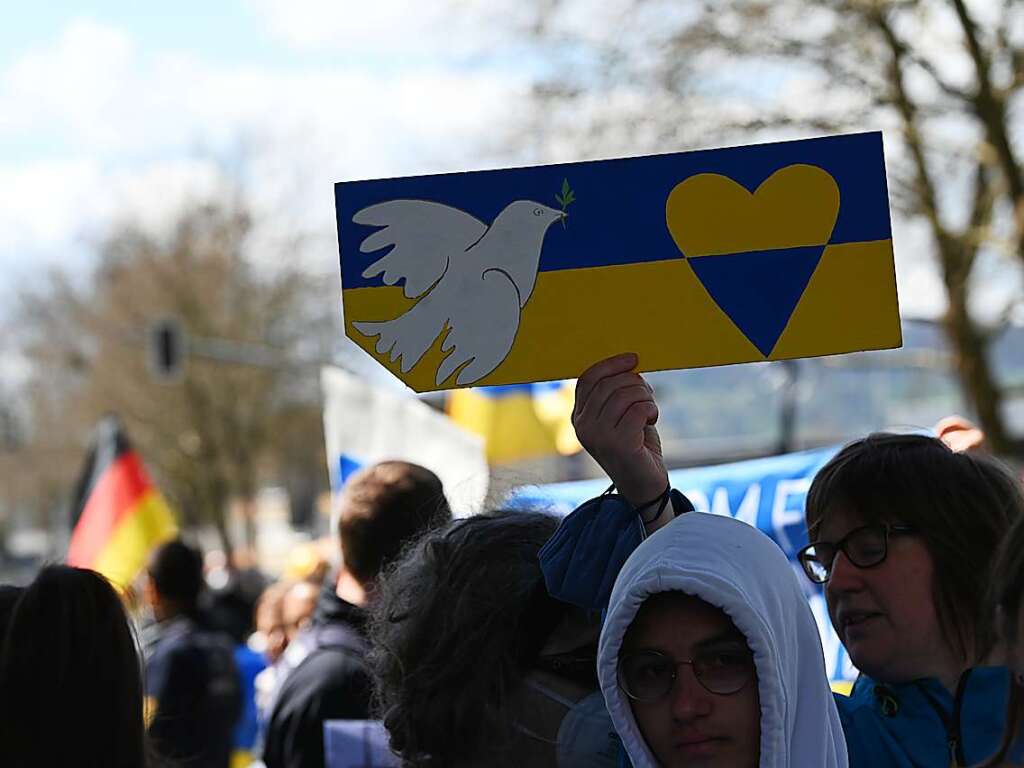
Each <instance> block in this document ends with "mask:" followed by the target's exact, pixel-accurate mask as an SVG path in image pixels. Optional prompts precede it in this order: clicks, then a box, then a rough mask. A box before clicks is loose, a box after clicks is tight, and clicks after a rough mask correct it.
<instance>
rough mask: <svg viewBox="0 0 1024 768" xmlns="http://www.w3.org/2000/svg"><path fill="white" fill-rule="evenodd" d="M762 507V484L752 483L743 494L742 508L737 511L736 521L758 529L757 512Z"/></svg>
mask: <svg viewBox="0 0 1024 768" xmlns="http://www.w3.org/2000/svg"><path fill="white" fill-rule="evenodd" d="M760 506H761V484H760V483H751V484H750V487H749V488H747V492H746V493H745V494H743V501H741V502H740V508H739V509H737V510H736V519H737V520H740V521H742V522H744V523H746V524H747V525H752V526H754V527H755V528H757V510H758V508H759V507H760Z"/></svg>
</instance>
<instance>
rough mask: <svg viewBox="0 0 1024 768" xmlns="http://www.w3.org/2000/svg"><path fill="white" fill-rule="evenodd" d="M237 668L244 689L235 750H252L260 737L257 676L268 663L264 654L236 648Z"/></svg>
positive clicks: (245, 647)
mask: <svg viewBox="0 0 1024 768" xmlns="http://www.w3.org/2000/svg"><path fill="white" fill-rule="evenodd" d="M235 666H237V667H238V679H239V682H240V683H241V688H242V712H241V714H240V715H239V716H238V723H237V725H235V735H234V747H235V749H245V750H252V749H253V747H255V746H256V741H257V739H258V737H259V732H260V726H259V718H258V716H257V714H256V675H258V674H259V673H260V672H262V671H263V670H264V669H265V668H266V666H267V662H266V661H265V660H264V658H263V654H261V653H256V651H254V650H252V649H251V648H249V647H248V646H246V645H244V644H243V645H236V646H235Z"/></svg>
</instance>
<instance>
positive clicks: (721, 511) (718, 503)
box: [711, 485, 732, 517]
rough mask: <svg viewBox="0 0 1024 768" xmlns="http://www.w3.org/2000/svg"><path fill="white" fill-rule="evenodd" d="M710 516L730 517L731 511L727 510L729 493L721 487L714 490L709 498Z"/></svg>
mask: <svg viewBox="0 0 1024 768" xmlns="http://www.w3.org/2000/svg"><path fill="white" fill-rule="evenodd" d="M711 514H712V515H721V516H722V517H732V510H731V509H729V491H728V490H726V489H725V488H724V487H723V486H721V485H720V486H718V487H717V488H715V493H714V495H713V496H712V497H711Z"/></svg>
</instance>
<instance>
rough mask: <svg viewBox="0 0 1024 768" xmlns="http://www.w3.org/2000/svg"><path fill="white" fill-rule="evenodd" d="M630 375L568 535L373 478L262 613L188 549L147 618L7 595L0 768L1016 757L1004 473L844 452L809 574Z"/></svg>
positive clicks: (1019, 758)
mask: <svg viewBox="0 0 1024 768" xmlns="http://www.w3.org/2000/svg"><path fill="white" fill-rule="evenodd" d="M635 363H636V360H635V358H634V357H633V356H629V355H625V356H620V357H617V358H612V359H610V360H606V361H603V362H601V363H598V364H597V365H595V366H594V367H592V368H591V369H590V370H589V371H587V372H586V373H585V374H584V375H583V376H582V377H581V378H580V380H579V382H578V385H577V396H576V405H575V409H574V413H573V422H574V425H575V427H576V431H577V434H578V436H579V438H580V441H581V443H582V444H583V445H584V447H585V448H586V449H587V450H588V451H589V452H590V454H591V455H592V456H593V457H594V458H595V459H596V460H597V461H598V463H599V464H600V465H601V466H602V467H603V468H604V470H605V471H606V472H607V474H608V475H609V477H610V478H611V480H612V481H613V483H614V489H610V491H609V492H607V493H605V494H603V495H602V496H600V497H598V498H596V499H593V500H591V501H588V502H586V503H584V504H583V505H581V506H580V507H579V508H578V509H576V510H575V511H574V512H573V513H571V514H570V515H569V516H568V517H566V518H565V519H564V520H558V519H556V518H554V517H552V516H550V515H547V514H545V513H543V512H540V511H538V512H525V511H520V510H515V511H512V510H493V511H489V512H485V513H482V514H477V515H474V516H471V517H468V518H463V519H453V517H452V513H451V510H450V509H449V506H448V503H447V501H446V499H445V495H444V491H443V489H442V486H441V483H440V481H439V480H438V478H437V477H436V476H435V475H434V474H433V473H432V472H430V471H429V470H426V469H424V468H422V467H419V466H416V465H413V464H408V463H405V462H399V461H389V462H383V463H381V464H377V465H374V466H371V467H368V468H366V469H364V470H362V471H360V472H359V473H357V474H356V475H355V476H353V477H352V478H351V479H350V480H349V482H348V483H347V484H346V486H345V488H344V489H343V492H342V494H341V499H340V516H339V520H340V522H339V526H338V530H337V532H336V533H337V541H338V552H337V556H338V557H337V559H338V561H339V563H340V565H339V566H338V567H337V568H336V569H335V570H331V571H329V572H327V573H323V572H322V571H318V572H317V573H315V574H310V575H308V576H307V577H306V578H300V579H297V580H294V581H288V582H278V583H275V584H272V585H270V586H268V587H266V589H264V590H263V591H262V594H260V595H253V596H251V597H246V596H245V595H241V594H240V593H239V591H237V590H236V591H235V592H232V591H231V590H221V591H219V592H216V591H211V590H209V589H208V588H207V587H206V586H205V582H204V575H203V558H202V556H201V554H200V552H199V551H198V550H197V549H196V548H195V547H193V546H191V545H190V544H188V543H186V542H185V541H181V540H175V541H171V542H168V543H166V544H164V545H162V546H161V547H159V548H158V549H157V550H156V551H155V552H154V553H153V554H152V556H151V558H150V561H149V564H148V567H147V569H146V574H145V589H144V590H143V595H144V604H145V607H146V610H145V619H144V620H142V621H139V620H138V617H137V616H136V615H135V612H133V611H132V608H131V606H126V603H125V600H124V596H123V595H121V594H119V593H118V592H117V591H116V590H115V589H114V588H113V587H111V585H110V584H109V583H107V582H106V581H105V580H104V579H103V578H102V577H101V576H99V575H97V574H95V573H93V572H91V571H87V570H81V569H75V568H69V567H65V566H59V565H54V566H48V567H46V568H44V569H42V571H40V573H39V574H38V576H37V578H36V579H35V581H33V582H32V583H31V584H30V585H29V586H27V587H24V588H16V587H2V588H0V765H3V766H11V767H12V768H29V767H30V766H31V767H32V768H36V767H37V766H83V767H91V766H97V767H99V766H118V768H120V767H121V766H124V767H125V768H128V767H129V766H130V767H132V768H136V767H138V768H142V767H143V766H145V767H146V768H152V767H154V766H186V767H190V768H191V767H194V768H207V767H209V768H214V767H216V768H240V767H241V766H249V765H260V764H262V765H264V766H266V768H305V767H306V766H317V767H318V768H319V766H329V765H330V759H331V758H330V756H329V755H328V754H327V749H326V746H325V744H326V742H325V723H329V722H332V721H338V720H346V721H366V722H367V723H371V724H373V725H374V726H375V727H376V728H377V731H375V732H376V733H379V734H382V735H383V738H385V739H386V741H387V743H388V746H389V749H390V752H389V754H390V755H391V756H392V757H391V758H389V760H392V759H393V762H388V763H386V764H381V765H380V766H378V768H385V766H386V765H394V766H405V767H407V768H439V767H441V766H450V767H452V768H466V767H468V766H495V767H496V768H505V767H509V768H511V767H513V766H514V767H515V768H524V767H529V766H539V767H540V768H546V767H550V768H600V767H602V766H606V767H607V768H617V767H618V766H630V765H631V766H635V768H648V767H653V766H662V767H663V768H681V767H690V766H705V767H708V766H731V767H733V768H747V767H752V766H761V767H762V768H832V767H833V766H836V767H842V766H854V767H855V768H868V767H871V768H876V767H882V768H886V767H888V766H892V767H894V768H911V767H914V766H936V767H939V766H942V767H945V766H963V767H964V768H966V767H967V766H1004V765H1020V764H1024V733H1022V731H1021V729H1022V726H1024V625H1022V622H1024V610H1022V606H1021V593H1022V589H1024V493H1022V488H1021V483H1020V479H1019V478H1018V477H1015V476H1014V475H1013V474H1012V473H1011V472H1010V471H1008V469H1007V468H1006V467H1005V466H1003V465H1002V464H1001V463H1000V462H999V461H997V460H996V459H994V458H993V457H990V456H987V455H986V454H985V453H984V452H982V451H978V450H976V449H975V448H976V445H975V443H976V442H977V441H966V442H965V441H964V433H963V432H962V431H959V432H957V433H956V434H955V435H953V437H950V436H949V435H941V436H940V437H933V436H925V435H922V434H909V435H895V434H873V435H869V436H867V437H865V438H863V439H860V440H857V441H855V442H853V443H851V444H850V445H848V446H846V447H845V448H843V449H842V450H840V451H839V452H838V453H837V454H836V455H835V457H834V458H833V459H832V460H831V461H830V462H829V463H828V464H827V465H826V466H825V467H824V468H823V469H821V470H820V472H819V473H818V474H817V475H816V477H815V478H814V481H813V483H812V485H811V488H810V491H809V493H808V496H807V501H806V509H805V516H806V529H807V533H808V544H807V546H806V547H804V548H803V549H802V550H801V551H800V553H799V557H798V561H799V566H800V571H802V572H801V573H798V572H797V570H795V569H794V567H793V565H792V564H791V562H790V561H789V560H788V559H787V558H786V556H785V555H784V554H783V553H782V551H781V550H780V549H779V547H778V546H777V545H776V544H775V543H774V542H773V541H772V540H771V539H770V538H768V537H767V536H766V535H764V534H763V533H762V532H760V531H759V530H758V529H756V528H754V527H752V526H749V525H747V524H745V523H742V522H739V521H737V520H734V519H732V518H729V517H723V516H715V515H710V514H706V513H703V512H697V511H694V510H693V505H692V504H690V502H689V501H688V500H687V499H686V497H685V496H684V495H682V494H681V493H679V491H678V490H676V489H673V488H672V487H671V485H670V483H669V475H668V472H667V470H666V467H665V464H664V461H663V460H662V456H661V445H660V441H659V437H658V433H657V426H656V424H657V418H658V410H657V404H656V402H655V398H654V394H653V392H652V390H651V389H650V387H649V386H648V385H647V384H646V382H645V381H644V379H643V378H642V377H641V376H639V375H638V374H636V373H634V372H633V368H634V366H635ZM953 431H954V432H955V430H953ZM944 438H945V439H944ZM613 490H614V492H612V491H613ZM801 579H804V580H806V581H809V582H810V583H813V584H815V585H821V586H822V588H823V589H824V595H825V599H826V602H827V605H828V613H829V618H830V619H831V622H832V624H833V626H834V628H835V630H836V632H837V634H838V636H839V638H840V639H841V640H842V642H843V644H844V646H845V647H846V649H847V651H848V652H849V655H850V657H851V659H852V661H853V663H854V664H855V665H856V667H857V668H858V669H859V670H860V676H859V678H858V679H857V681H856V683H855V684H854V686H853V689H852V692H850V694H849V695H843V694H838V693H835V694H834V693H833V692H832V690H831V687H830V684H829V680H828V678H827V675H826V672H825V666H824V658H823V653H822V646H821V639H820V634H819V629H818V626H817V623H816V621H815V618H814V615H813V614H812V611H811V609H810V607H809V605H808V602H807V599H806V592H807V590H806V588H805V585H802V584H801V583H800V580H801ZM137 626H139V627H141V628H139V629H136V627H137ZM357 758H358V756H357ZM361 759H362V758H358V759H353V761H352V762H351V764H352V765H365V766H375V765H377V764H376V763H371V762H369V761H368V759H367V760H363V761H362V762H360V760H361Z"/></svg>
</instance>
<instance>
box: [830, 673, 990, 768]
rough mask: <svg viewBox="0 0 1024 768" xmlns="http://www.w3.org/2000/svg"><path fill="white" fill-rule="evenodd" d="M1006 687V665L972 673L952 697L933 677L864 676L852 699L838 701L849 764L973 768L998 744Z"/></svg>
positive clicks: (965, 677)
mask: <svg viewBox="0 0 1024 768" xmlns="http://www.w3.org/2000/svg"><path fill="white" fill-rule="evenodd" d="M1009 682H1010V677H1009V673H1008V671H1007V669H1006V668H1005V667H976V668H974V669H972V670H969V671H968V672H967V673H965V675H964V678H962V679H961V683H960V689H959V690H958V691H957V695H956V696H954V695H953V694H951V693H950V692H949V691H947V690H946V688H945V687H944V686H943V685H942V684H941V683H939V681H938V680H935V679H926V680H917V681H914V682H912V683H902V684H900V685H882V684H880V683H877V682H875V681H874V680H872V679H871V678H869V677H867V676H866V675H861V676H860V677H859V678H858V679H857V682H856V684H855V685H854V687H853V692H852V693H851V695H850V696H849V697H847V696H841V695H836V704H837V705H838V707H839V719H840V720H841V721H842V723H843V732H844V733H845V734H846V745H847V749H848V750H849V753H850V765H851V766H854V768H858V767H859V766H893V767H894V768H897V767H898V768H917V767H918V766H933V765H934V766H942V767H944V766H949V765H954V763H953V758H956V763H955V765H963V766H969V765H977V764H978V763H980V762H981V761H982V760H984V759H986V758H987V757H989V756H991V755H992V754H993V753H994V752H995V751H996V749H998V747H999V744H1000V743H1001V741H1002V737H1003V727H1004V725H1005V721H1006V700H1007V696H1008V693H1009ZM957 698H959V700H960V701H959V718H957V717H956V710H957V702H956V699H957Z"/></svg>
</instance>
